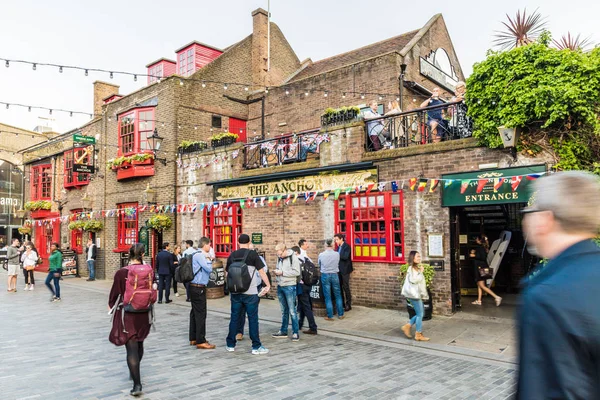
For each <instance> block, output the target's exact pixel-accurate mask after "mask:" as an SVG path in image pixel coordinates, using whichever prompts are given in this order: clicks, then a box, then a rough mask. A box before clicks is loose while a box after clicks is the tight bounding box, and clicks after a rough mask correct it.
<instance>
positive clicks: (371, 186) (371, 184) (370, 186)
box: [365, 183, 385, 194]
mask: <svg viewBox="0 0 600 400" xmlns="http://www.w3.org/2000/svg"><path fill="white" fill-rule="evenodd" d="M374 186H375V184H374V183H369V184H368V185H367V190H366V192H365V193H367V194H369V193H371V190H373V187H374ZM384 186H385V184H384Z"/></svg>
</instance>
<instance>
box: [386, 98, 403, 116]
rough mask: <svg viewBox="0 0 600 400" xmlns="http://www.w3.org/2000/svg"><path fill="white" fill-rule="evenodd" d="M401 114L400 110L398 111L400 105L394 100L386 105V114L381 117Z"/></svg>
mask: <svg viewBox="0 0 600 400" xmlns="http://www.w3.org/2000/svg"><path fill="white" fill-rule="evenodd" d="M401 112H402V110H401V109H400V103H398V102H397V101H396V100H394V101H390V102H389V103H388V112H386V113H385V114H383V115H384V116H385V117H387V116H388V115H396V114H400V113H401Z"/></svg>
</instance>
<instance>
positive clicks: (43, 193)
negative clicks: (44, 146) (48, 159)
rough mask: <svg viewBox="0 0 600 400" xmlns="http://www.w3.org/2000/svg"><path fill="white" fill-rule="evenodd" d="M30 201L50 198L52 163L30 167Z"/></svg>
mask: <svg viewBox="0 0 600 400" xmlns="http://www.w3.org/2000/svg"><path fill="white" fill-rule="evenodd" d="M30 183H31V186H30V189H31V190H30V193H31V196H30V197H31V198H30V200H31V201H35V200H50V199H51V198H52V165H51V164H43V165H35V166H33V167H31V177H30Z"/></svg>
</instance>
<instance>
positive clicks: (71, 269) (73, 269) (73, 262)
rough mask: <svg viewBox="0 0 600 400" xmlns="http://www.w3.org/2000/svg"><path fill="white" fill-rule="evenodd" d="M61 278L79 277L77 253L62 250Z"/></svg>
mask: <svg viewBox="0 0 600 400" xmlns="http://www.w3.org/2000/svg"><path fill="white" fill-rule="evenodd" d="M62 253H63V261H62V276H79V271H78V269H77V253H75V252H74V251H73V250H63V252H62Z"/></svg>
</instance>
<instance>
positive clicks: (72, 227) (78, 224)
mask: <svg viewBox="0 0 600 400" xmlns="http://www.w3.org/2000/svg"><path fill="white" fill-rule="evenodd" d="M83 225H85V221H73V222H71V223H70V224H69V230H72V231H74V230H77V229H83Z"/></svg>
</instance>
